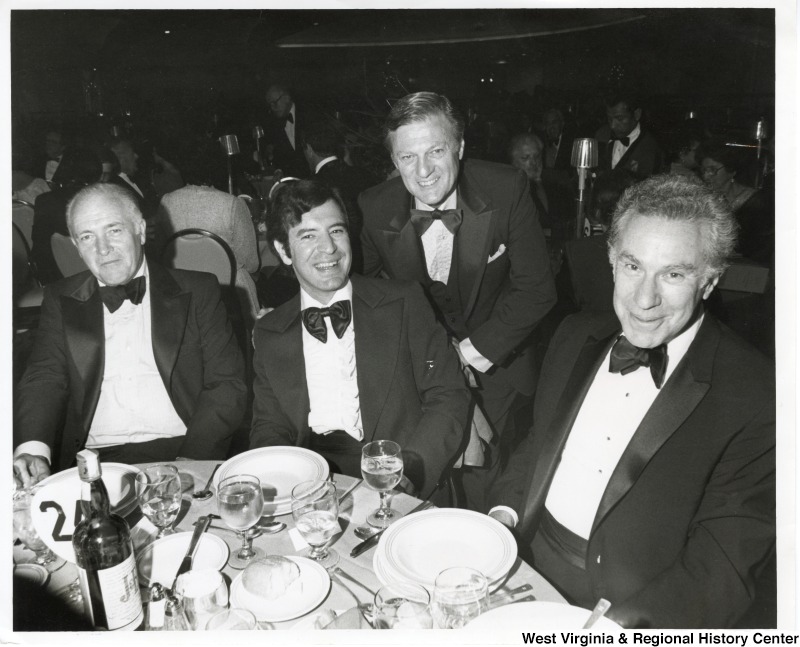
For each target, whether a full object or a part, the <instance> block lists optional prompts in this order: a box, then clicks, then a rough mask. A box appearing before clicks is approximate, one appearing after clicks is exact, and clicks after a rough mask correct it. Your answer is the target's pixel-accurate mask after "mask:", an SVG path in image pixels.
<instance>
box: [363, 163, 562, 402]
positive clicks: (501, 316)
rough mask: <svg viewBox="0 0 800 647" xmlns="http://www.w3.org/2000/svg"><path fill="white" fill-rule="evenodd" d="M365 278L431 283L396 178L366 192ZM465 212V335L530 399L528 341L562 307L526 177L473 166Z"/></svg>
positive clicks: (465, 171)
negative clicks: (557, 305)
mask: <svg viewBox="0 0 800 647" xmlns="http://www.w3.org/2000/svg"><path fill="white" fill-rule="evenodd" d="M359 205H360V206H361V211H362V213H363V215H364V228H363V230H362V235H361V241H362V247H363V251H364V273H365V274H368V275H377V274H379V273H381V272H383V273H385V274H386V275H388V276H389V278H397V279H407V280H413V281H418V282H419V283H421V284H422V285H423V286H428V285H430V283H431V280H430V277H429V276H428V273H427V269H426V265H425V254H424V251H423V249H422V244H421V242H420V240H419V238H418V237H417V235H416V233H415V231H414V227H413V226H412V225H411V208H412V207H413V206H414V204H413V198H412V196H411V194H410V193H409V192H408V191H407V190H406V188H405V185H404V184H403V181H402V178H399V177H397V178H394V179H392V180H389V181H388V182H384V183H382V184H379V185H378V186H376V187H373V188H371V189H368V190H367V191H365V192H364V193H362V194H361V196H360V198H359ZM458 207H459V208H460V209H461V210H462V211H463V221H462V223H461V228H460V229H459V230H458V234H457V235H456V241H455V245H456V246H457V258H458V268H457V269H458V289H459V292H460V296H461V303H462V304H463V307H464V320H465V322H466V327H467V332H468V334H469V338H470V340H471V341H472V343H473V345H474V346H475V348H476V349H477V350H478V352H479V353H481V355H483V356H484V357H486V358H487V359H489V360H490V361H491V362H492V363H493V364H494V368H492V369H491V370H490V371H489V374H484V376H482V379H497V380H501V381H502V382H503V383H504V384H506V385H507V386H509V387H511V388H514V389H516V390H517V391H519V392H520V393H523V394H525V395H531V394H533V392H534V390H535V388H536V374H537V371H536V367H535V363H534V356H533V352H532V350H533V349H532V347H531V346H530V339H529V337H530V335H531V333H532V332H533V330H534V329H535V328H536V325H537V324H538V323H539V321H540V320H541V319H542V318H543V317H544V316H545V315H546V314H547V312H548V311H549V310H550V308H552V307H553V304H555V302H556V293H555V287H554V284H553V277H552V274H551V272H550V261H549V258H548V255H547V248H546V246H545V241H544V235H543V234H542V229H541V227H540V225H539V221H538V218H537V215H536V210H535V208H534V206H533V202H532V201H531V196H530V191H529V189H528V178H527V177H526V176H525V174H524V173H523V172H522V171H518V170H515V169H513V168H511V167H510V166H506V165H505V164H495V163H493V162H482V161H478V160H467V161H466V162H464V163H463V164H462V168H461V173H460V175H459V179H458Z"/></svg>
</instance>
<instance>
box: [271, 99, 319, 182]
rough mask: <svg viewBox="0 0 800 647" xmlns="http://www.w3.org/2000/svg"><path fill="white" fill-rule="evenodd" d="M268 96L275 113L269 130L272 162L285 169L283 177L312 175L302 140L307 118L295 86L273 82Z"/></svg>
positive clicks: (272, 111)
mask: <svg viewBox="0 0 800 647" xmlns="http://www.w3.org/2000/svg"><path fill="white" fill-rule="evenodd" d="M266 100H267V105H268V106H269V109H270V112H271V113H272V119H271V120H270V121H269V123H268V124H267V132H266V141H267V145H268V146H271V147H272V149H271V150H272V163H273V164H274V165H275V167H276V168H279V169H281V171H283V177H308V175H309V171H308V165H307V164H306V160H305V157H304V156H303V149H302V146H301V141H300V138H301V133H302V131H301V127H302V126H303V120H302V115H299V114H298V112H299V111H298V109H297V104H296V103H295V101H294V98H293V97H292V92H291V90H289V88H287V87H285V86H283V85H277V84H276V85H271V86H269V88H267V94H266Z"/></svg>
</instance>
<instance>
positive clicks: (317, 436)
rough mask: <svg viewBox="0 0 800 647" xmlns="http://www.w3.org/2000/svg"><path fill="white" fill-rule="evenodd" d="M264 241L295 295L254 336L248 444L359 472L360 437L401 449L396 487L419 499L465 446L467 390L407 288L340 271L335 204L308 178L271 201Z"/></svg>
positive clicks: (440, 336)
mask: <svg viewBox="0 0 800 647" xmlns="http://www.w3.org/2000/svg"><path fill="white" fill-rule="evenodd" d="M269 214H270V215H269V218H268V225H267V236H268V238H269V240H270V241H271V242H272V244H273V246H274V247H275V250H276V251H277V253H278V255H279V256H280V258H281V261H282V262H283V263H285V264H287V265H290V266H291V267H292V268H293V269H294V272H295V275H296V276H297V279H298V281H299V283H300V294H299V295H297V296H295V297H294V298H292V299H291V300H290V301H288V302H286V303H285V304H283V305H282V306H279V307H278V308H276V309H275V310H273V311H272V312H270V313H269V314H267V315H265V316H264V317H262V318H261V319H260V320H259V321H258V323H257V324H256V328H255V332H254V344H255V357H254V360H253V364H254V368H255V374H256V377H255V383H254V387H253V388H254V394H255V400H254V403H253V425H252V428H251V432H250V446H251V448H255V447H266V446H273V445H296V446H300V447H308V448H310V449H312V450H314V451H316V452H318V453H320V454H321V455H322V456H324V457H325V458H326V460H328V462H329V464H330V465H331V468H332V469H333V470H335V471H337V472H340V473H344V474H349V475H351V476H360V475H361V468H360V465H361V449H362V447H363V445H364V444H365V443H368V442H371V441H374V440H381V439H388V440H394V441H396V442H397V443H399V445H400V447H401V448H402V450H403V460H404V481H403V482H402V483H401V485H404V486H405V487H406V489H407V490H409V491H415V492H418V493H420V494H421V495H422V496H424V497H430V496H432V494H433V493H437V494H439V492H438V488H437V485H439V484H440V482H441V481H442V480H443V476H445V475H446V473H447V471H448V469H449V468H450V467H451V466H452V465H453V463H454V462H455V461H456V459H457V457H458V455H459V453H460V452H461V451H463V449H464V445H465V440H466V439H465V429H466V419H467V410H468V408H469V403H470V398H469V391H468V389H467V388H466V386H465V384H464V380H463V377H462V376H461V373H460V371H459V366H458V359H457V357H456V354H455V352H454V351H453V349H452V348H451V347H450V345H449V344H448V341H447V335H446V334H445V331H444V329H442V328H441V326H439V325H438V324H437V323H436V319H435V317H434V314H433V311H432V310H431V307H430V305H429V304H428V302H427V301H426V299H425V296H424V294H423V292H422V289H421V288H420V287H419V286H418V285H417V284H415V283H408V282H400V281H383V280H378V279H371V278H365V277H363V276H359V275H353V276H352V278H350V277H349V272H350V262H351V251H350V240H349V237H348V231H347V216H346V213H345V209H344V205H343V203H342V201H341V199H340V198H339V197H338V195H336V194H335V193H334V192H333V191H332V190H331V189H330V188H328V187H326V186H325V185H324V184H322V183H319V182H317V181H313V180H303V181H300V182H294V183H287V184H286V185H285V186H283V187H282V188H281V189H279V191H278V193H277V194H276V196H275V197H274V198H273V203H272V205H271V208H270V212H269Z"/></svg>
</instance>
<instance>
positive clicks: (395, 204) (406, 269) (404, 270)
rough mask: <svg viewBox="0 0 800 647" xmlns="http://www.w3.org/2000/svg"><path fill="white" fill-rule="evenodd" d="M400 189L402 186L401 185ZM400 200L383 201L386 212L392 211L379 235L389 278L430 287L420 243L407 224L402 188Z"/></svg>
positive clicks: (406, 200) (405, 194)
mask: <svg viewBox="0 0 800 647" xmlns="http://www.w3.org/2000/svg"><path fill="white" fill-rule="evenodd" d="M401 186H402V185H401ZM402 195H403V197H402V198H398V199H397V200H387V205H389V206H388V207H387V208H388V209H391V210H392V213H391V215H390V219H389V224H388V226H387V228H386V229H384V230H382V231H381V232H380V233H381V234H382V235H383V237H384V241H385V243H386V249H387V254H388V256H389V258H390V259H391V261H390V262H391V268H392V275H393V276H402V277H403V278H404V279H406V280H409V281H418V282H419V283H422V284H423V285H427V284H428V283H430V277H429V276H428V270H427V266H426V265H425V254H424V252H423V251H422V243H421V242H420V240H419V237H418V236H417V232H416V231H415V230H414V227H413V225H412V224H411V195H410V194H409V193H408V192H407V191H406V190H405V187H402Z"/></svg>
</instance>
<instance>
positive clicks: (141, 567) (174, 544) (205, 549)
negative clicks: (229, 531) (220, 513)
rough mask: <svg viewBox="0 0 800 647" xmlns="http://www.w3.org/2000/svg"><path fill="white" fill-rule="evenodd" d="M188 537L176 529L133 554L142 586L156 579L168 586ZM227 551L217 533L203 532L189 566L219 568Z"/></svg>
mask: <svg viewBox="0 0 800 647" xmlns="http://www.w3.org/2000/svg"><path fill="white" fill-rule="evenodd" d="M191 539H192V533H191V532H179V533H177V534H174V535H167V536H166V537H162V538H161V539H157V540H156V541H154V542H153V543H152V544H148V545H147V546H145V547H144V548H143V549H142V550H140V551H139V553H138V554H137V556H136V569H137V570H138V571H139V582H140V583H141V584H142V586H150V584H151V582H158V583H159V584H161V585H162V586H166V587H171V586H172V582H173V581H174V580H175V575H177V573H178V568H180V565H181V562H182V561H183V556H184V555H186V550H187V549H188V548H189V542H190V541H191ZM229 554H230V550H229V549H228V544H226V543H225V542H224V541H223V540H222V539H220V538H219V537H217V536H216V535H211V534H209V533H206V534H204V535H202V536H201V537H200V543H199V544H198V545H197V551H196V552H195V554H194V560H193V561H192V569H201V568H213V569H214V570H217V571H221V570H222V569H223V568H224V567H225V564H227V562H228V555H229Z"/></svg>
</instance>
